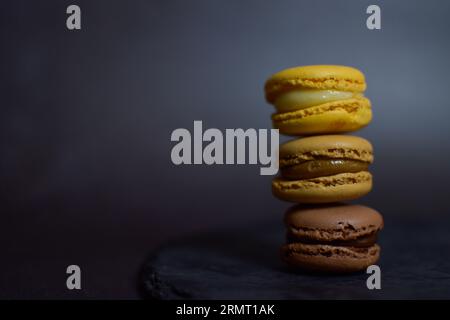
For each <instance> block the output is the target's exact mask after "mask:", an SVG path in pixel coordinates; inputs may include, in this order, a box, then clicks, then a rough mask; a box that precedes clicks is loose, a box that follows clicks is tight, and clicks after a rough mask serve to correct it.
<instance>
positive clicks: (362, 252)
mask: <svg viewBox="0 0 450 320" xmlns="http://www.w3.org/2000/svg"><path fill="white" fill-rule="evenodd" d="M379 257H380V247H379V246H378V245H376V244H375V245H373V246H370V247H368V248H357V247H339V246H329V245H321V244H314V245H311V244H302V243H291V244H287V245H284V246H282V247H281V258H282V260H283V261H284V262H286V263H287V264H288V265H290V266H293V267H299V268H301V269H304V270H308V271H316V272H329V273H350V272H358V271H363V270H366V269H367V267H368V266H370V265H372V264H375V263H376V262H377V261H378V259H379Z"/></svg>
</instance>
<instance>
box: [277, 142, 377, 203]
mask: <svg viewBox="0 0 450 320" xmlns="http://www.w3.org/2000/svg"><path fill="white" fill-rule="evenodd" d="M279 159H280V160H279V165H280V172H281V177H280V178H275V179H274V180H273V182H272V191H273V193H274V195H275V196H276V197H278V198H280V199H282V200H286V201H292V202H298V203H329V202H336V201H344V200H352V199H356V198H359V197H361V196H363V195H365V194H367V193H368V192H369V191H370V190H371V189H372V175H371V174H370V173H369V172H368V171H367V170H368V167H369V164H370V163H372V161H373V151H372V145H371V144H370V142H369V141H367V140H366V139H363V138H360V137H356V136H348V135H323V136H313V137H307V138H301V139H295V140H291V141H289V142H286V143H284V144H282V145H281V146H280V153H279Z"/></svg>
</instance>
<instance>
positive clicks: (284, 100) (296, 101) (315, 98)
mask: <svg viewBox="0 0 450 320" xmlns="http://www.w3.org/2000/svg"><path fill="white" fill-rule="evenodd" d="M358 96H359V97H360V96H362V93H359V92H350V91H338V90H315V89H303V90H294V91H289V92H286V93H284V94H282V95H280V96H279V97H278V98H277V99H276V100H275V103H274V104H275V108H276V109H277V111H278V112H289V111H294V110H300V109H306V108H309V107H312V106H315V105H319V104H323V103H327V102H331V101H336V100H344V99H350V98H353V97H358Z"/></svg>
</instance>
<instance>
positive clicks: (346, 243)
mask: <svg viewBox="0 0 450 320" xmlns="http://www.w3.org/2000/svg"><path fill="white" fill-rule="evenodd" d="M286 240H287V243H288V244H291V243H304V244H323V245H330V246H340V247H355V248H368V247H371V246H373V245H374V244H375V243H376V242H377V233H376V232H374V233H372V234H368V235H363V236H361V237H358V238H356V239H350V240H331V241H324V240H317V239H312V238H306V237H298V236H295V235H293V234H292V233H289V232H288V233H287V234H286Z"/></svg>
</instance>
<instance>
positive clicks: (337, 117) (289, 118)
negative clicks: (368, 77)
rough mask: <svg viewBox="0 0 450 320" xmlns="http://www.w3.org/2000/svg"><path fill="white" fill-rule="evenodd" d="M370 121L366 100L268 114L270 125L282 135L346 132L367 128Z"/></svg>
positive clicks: (369, 111)
mask: <svg viewBox="0 0 450 320" xmlns="http://www.w3.org/2000/svg"><path fill="white" fill-rule="evenodd" d="M371 120H372V110H371V107H370V101H369V100H368V99H366V98H356V99H348V100H341V101H334V102H328V103H325V104H321V105H318V106H314V107H310V108H307V109H302V110H297V111H292V112H285V113H275V114H273V115H272V122H273V126H274V127H275V128H276V129H279V130H280V132H281V133H282V134H286V135H312V134H317V133H340V132H350V131H355V130H358V129H361V128H363V127H365V126H367V125H368V124H369V122H370V121H371Z"/></svg>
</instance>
